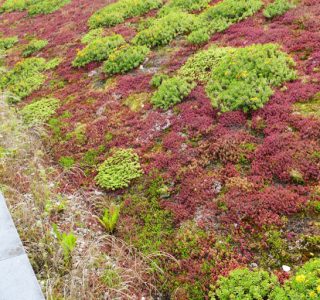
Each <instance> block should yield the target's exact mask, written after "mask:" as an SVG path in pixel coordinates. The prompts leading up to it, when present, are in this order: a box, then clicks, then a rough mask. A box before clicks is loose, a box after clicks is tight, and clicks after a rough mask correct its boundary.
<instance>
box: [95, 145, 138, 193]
mask: <svg viewBox="0 0 320 300" xmlns="http://www.w3.org/2000/svg"><path fill="white" fill-rule="evenodd" d="M142 174H143V171H142V169H141V166H140V163H139V157H138V155H137V154H136V153H135V152H134V151H133V150H132V149H118V150H115V151H114V153H113V155H112V156H111V157H109V158H108V159H107V160H106V161H105V162H104V163H103V164H101V165H100V167H99V168H98V175H97V176H96V178H95V180H96V182H97V184H98V185H100V186H101V187H103V188H105V189H108V190H116V189H120V188H125V187H128V186H129V183H130V182H131V181H132V180H133V179H135V178H138V177H140V176H141V175H142Z"/></svg>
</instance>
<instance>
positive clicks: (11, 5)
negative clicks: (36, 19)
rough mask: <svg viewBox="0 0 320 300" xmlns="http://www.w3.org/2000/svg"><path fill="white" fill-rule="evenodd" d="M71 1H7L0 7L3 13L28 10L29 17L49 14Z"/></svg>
mask: <svg viewBox="0 0 320 300" xmlns="http://www.w3.org/2000/svg"><path fill="white" fill-rule="evenodd" d="M70 1H71V0H18V1H16V0H6V1H5V2H4V3H3V4H2V6H1V7H0V11H2V12H7V11H9V12H11V11H22V10H27V11H28V13H29V15H38V14H49V13H52V12H54V11H56V10H58V9H60V8H61V7H63V6H64V5H66V4H68V3H69V2H70Z"/></svg>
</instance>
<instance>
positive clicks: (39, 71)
mask: <svg viewBox="0 0 320 300" xmlns="http://www.w3.org/2000/svg"><path fill="white" fill-rule="evenodd" d="M59 63H60V60H59V59H52V60H50V61H48V62H46V60H45V59H44V58H36V57H31V58H27V59H24V60H22V61H21V62H18V63H17V64H16V65H15V66H14V67H13V68H12V69H11V70H9V71H8V72H6V73H5V74H4V76H2V77H0V90H3V91H8V92H11V93H12V94H14V95H15V96H16V97H12V98H10V100H8V101H9V102H10V103H11V104H13V103H17V102H19V101H20V100H21V99H23V98H24V97H26V96H29V95H30V94H31V93H32V92H33V91H35V90H37V89H38V88H39V87H40V86H41V85H42V84H43V83H44V82H45V80H46V75H45V74H43V72H44V71H46V70H49V69H53V68H55V67H56V66H57V65H58V64H59Z"/></svg>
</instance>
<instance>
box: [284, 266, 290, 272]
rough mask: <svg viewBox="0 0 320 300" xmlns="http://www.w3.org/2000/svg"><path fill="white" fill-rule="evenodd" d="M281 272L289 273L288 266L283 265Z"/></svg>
mask: <svg viewBox="0 0 320 300" xmlns="http://www.w3.org/2000/svg"><path fill="white" fill-rule="evenodd" d="M282 270H283V271H285V272H290V270H291V268H290V267H289V266H286V265H283V266H282Z"/></svg>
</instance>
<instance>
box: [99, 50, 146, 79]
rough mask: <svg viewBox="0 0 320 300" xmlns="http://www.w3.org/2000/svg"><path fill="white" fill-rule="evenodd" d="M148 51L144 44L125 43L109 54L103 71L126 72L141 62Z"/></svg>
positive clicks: (111, 73)
mask: <svg viewBox="0 0 320 300" xmlns="http://www.w3.org/2000/svg"><path fill="white" fill-rule="evenodd" d="M149 52H150V50H149V48H148V47H146V46H129V45H125V46H123V47H121V48H119V49H118V50H116V51H114V52H113V53H111V54H110V55H109V58H108V60H107V61H106V62H105V63H104V65H103V71H104V72H105V73H107V74H109V75H113V74H123V73H126V72H128V71H130V70H132V69H134V68H137V67H138V66H139V65H140V64H141V63H143V62H144V60H145V59H146V57H147V55H148V54H149Z"/></svg>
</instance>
